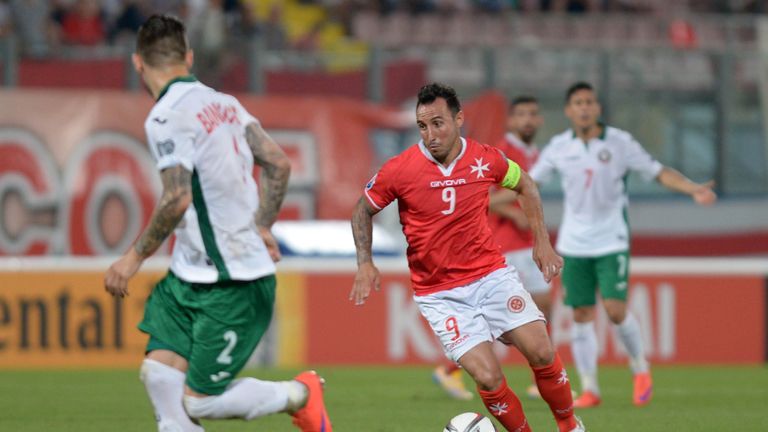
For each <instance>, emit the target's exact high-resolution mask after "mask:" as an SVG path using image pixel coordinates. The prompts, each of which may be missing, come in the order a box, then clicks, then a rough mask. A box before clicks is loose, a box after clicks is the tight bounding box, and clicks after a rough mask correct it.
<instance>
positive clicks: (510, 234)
mask: <svg viewBox="0 0 768 432" xmlns="http://www.w3.org/2000/svg"><path fill="white" fill-rule="evenodd" d="M496 147H497V148H499V149H500V150H501V151H503V152H504V154H505V155H506V156H507V157H508V158H509V159H510V160H513V161H515V162H516V163H517V164H518V165H520V168H522V169H523V171H528V170H529V169H531V167H532V166H533V164H534V163H536V159H538V158H539V149H538V148H536V146H528V145H526V144H525V143H524V142H522V141H521V140H520V139H519V138H518V137H516V136H515V135H514V134H512V133H507V135H506V136H505V137H504V138H502V139H501V140H500V141H499V143H498V144H496ZM513 205H515V206H517V207H518V208H519V207H520V205H519V204H517V203H515V204H513ZM489 219H490V225H491V231H493V238H494V240H496V243H497V244H498V245H499V246H501V252H502V253H507V252H513V251H516V250H520V249H528V248H532V247H533V234H532V233H531V231H530V230H524V229H520V228H518V226H517V225H516V224H515V223H514V222H512V221H511V220H509V219H507V218H505V217H500V216H498V215H496V214H494V213H491V215H490V216H489Z"/></svg>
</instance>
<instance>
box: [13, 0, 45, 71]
mask: <svg viewBox="0 0 768 432" xmlns="http://www.w3.org/2000/svg"><path fill="white" fill-rule="evenodd" d="M10 5H11V18H12V21H13V23H14V27H15V30H16V34H17V35H18V36H19V42H20V43H21V52H22V54H23V55H26V56H29V57H45V56H47V55H48V53H49V52H50V50H51V40H52V39H53V35H54V27H55V26H54V25H53V23H52V22H51V21H50V20H49V17H50V11H51V8H50V5H49V2H48V1H46V0H10Z"/></svg>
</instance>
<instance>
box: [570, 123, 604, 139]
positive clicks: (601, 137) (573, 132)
mask: <svg viewBox="0 0 768 432" xmlns="http://www.w3.org/2000/svg"><path fill="white" fill-rule="evenodd" d="M597 125H598V126H600V127H601V128H603V130H602V131H600V135H598V136H597V139H599V140H600V141H605V134H606V132H607V131H608V125H607V124H605V123H603V122H597ZM571 138H573V139H576V138H578V137H577V136H576V129H573V128H571Z"/></svg>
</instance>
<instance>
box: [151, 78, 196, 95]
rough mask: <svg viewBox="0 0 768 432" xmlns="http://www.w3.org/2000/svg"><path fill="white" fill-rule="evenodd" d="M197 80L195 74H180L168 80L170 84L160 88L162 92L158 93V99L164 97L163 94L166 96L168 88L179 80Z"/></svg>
mask: <svg viewBox="0 0 768 432" xmlns="http://www.w3.org/2000/svg"><path fill="white" fill-rule="evenodd" d="M195 81H197V78H196V77H195V76H194V75H182V76H178V77H176V78H174V79H172V80H170V81H168V84H166V85H165V86H164V87H163V88H162V89H160V93H158V94H157V100H158V101H159V100H160V99H162V97H163V96H165V94H166V93H168V90H169V89H170V88H171V85H173V84H176V83H177V82H195Z"/></svg>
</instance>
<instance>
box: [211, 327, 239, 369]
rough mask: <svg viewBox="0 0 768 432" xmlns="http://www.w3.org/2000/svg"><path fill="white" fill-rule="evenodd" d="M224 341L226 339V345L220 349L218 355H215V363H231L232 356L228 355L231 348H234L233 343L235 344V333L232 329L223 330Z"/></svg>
mask: <svg viewBox="0 0 768 432" xmlns="http://www.w3.org/2000/svg"><path fill="white" fill-rule="evenodd" d="M222 337H223V338H224V340H225V341H227V346H226V347H224V349H223V350H222V351H221V354H219V356H218V357H216V363H219V364H231V363H232V356H231V355H229V354H230V353H231V352H232V350H233V349H235V344H237V333H235V332H234V331H232V330H227V331H225V332H224V336H222Z"/></svg>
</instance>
